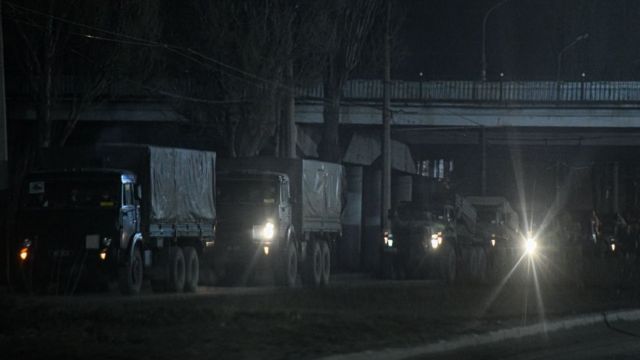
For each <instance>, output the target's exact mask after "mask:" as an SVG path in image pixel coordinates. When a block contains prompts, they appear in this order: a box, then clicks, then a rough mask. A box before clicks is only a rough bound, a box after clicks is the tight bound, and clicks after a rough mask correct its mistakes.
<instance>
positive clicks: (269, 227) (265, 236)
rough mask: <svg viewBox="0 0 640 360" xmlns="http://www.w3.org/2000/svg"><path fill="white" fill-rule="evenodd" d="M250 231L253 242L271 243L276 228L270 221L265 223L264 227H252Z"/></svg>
mask: <svg viewBox="0 0 640 360" xmlns="http://www.w3.org/2000/svg"><path fill="white" fill-rule="evenodd" d="M252 230H253V231H252V233H253V234H252V235H253V238H254V239H255V240H261V241H264V242H271V241H272V240H273V238H274V237H275V236H276V226H275V224H274V223H273V222H271V221H267V222H266V223H265V224H264V225H254V226H253V229H252Z"/></svg>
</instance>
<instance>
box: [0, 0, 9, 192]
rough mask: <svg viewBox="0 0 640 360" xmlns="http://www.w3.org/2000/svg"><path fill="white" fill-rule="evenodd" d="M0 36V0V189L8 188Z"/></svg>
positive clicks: (0, 15)
mask: <svg viewBox="0 0 640 360" xmlns="http://www.w3.org/2000/svg"><path fill="white" fill-rule="evenodd" d="M2 36H3V35H2V1H0V191H2V190H6V189H8V188H9V150H8V146H7V111H6V109H7V106H6V101H5V93H4V41H3V40H2Z"/></svg>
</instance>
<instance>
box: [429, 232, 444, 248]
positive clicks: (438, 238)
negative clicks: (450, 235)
mask: <svg viewBox="0 0 640 360" xmlns="http://www.w3.org/2000/svg"><path fill="white" fill-rule="evenodd" d="M440 245H442V233H441V232H438V233H436V234H431V248H432V249H433V250H435V249H437V248H438V247H440Z"/></svg>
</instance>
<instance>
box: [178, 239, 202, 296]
mask: <svg viewBox="0 0 640 360" xmlns="http://www.w3.org/2000/svg"><path fill="white" fill-rule="evenodd" d="M182 251H183V252H184V263H185V269H186V272H185V283H184V291H186V292H196V290H198V281H199V279H200V261H198V252H196V249H194V248H193V246H185V247H184V249H182Z"/></svg>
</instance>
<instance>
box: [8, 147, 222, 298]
mask: <svg viewBox="0 0 640 360" xmlns="http://www.w3.org/2000/svg"><path fill="white" fill-rule="evenodd" d="M215 162H216V154H215V153H213V152H207V151H196V150H187V149H176V148H163V147H155V146H145V145H117V144H112V145H99V146H95V147H91V148H81V149H79V148H74V149H59V150H51V151H49V152H46V153H44V154H43V157H42V161H41V164H42V166H41V169H40V170H38V171H34V172H32V173H31V174H29V175H28V176H27V178H26V181H25V184H24V191H23V196H22V202H21V207H20V210H19V211H20V216H19V217H18V219H19V221H18V223H17V224H16V234H18V239H17V240H18V241H17V249H16V251H17V260H18V264H17V265H18V269H17V270H18V271H17V275H18V277H19V279H18V281H19V282H22V283H24V284H25V285H26V286H27V288H28V289H32V290H51V289H52V288H53V289H55V291H56V292H59V293H71V292H73V291H74V290H75V288H76V286H77V285H78V284H79V283H80V282H81V281H83V282H88V283H89V284H92V283H95V284H98V283H108V282H109V281H110V280H112V279H114V280H115V279H117V280H118V283H119V287H120V290H121V291H122V292H123V293H126V294H135V293H138V292H139V291H140V289H141V287H142V283H143V278H144V277H148V278H149V279H150V280H151V285H152V287H153V289H154V290H155V291H173V292H179V291H183V290H184V291H195V290H196V288H197V285H198V280H199V270H200V266H201V265H203V264H206V263H207V261H206V255H207V250H208V249H209V248H210V247H211V246H212V245H213V242H214V238H215V233H214V229H215V221H216V209H215V206H214V188H215V185H214V183H215Z"/></svg>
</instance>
